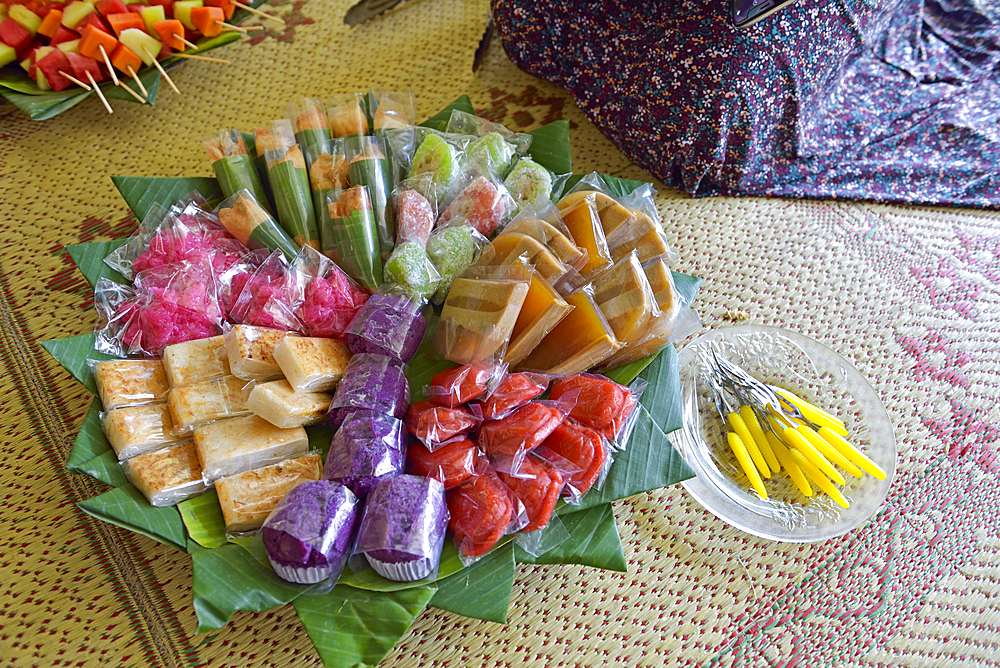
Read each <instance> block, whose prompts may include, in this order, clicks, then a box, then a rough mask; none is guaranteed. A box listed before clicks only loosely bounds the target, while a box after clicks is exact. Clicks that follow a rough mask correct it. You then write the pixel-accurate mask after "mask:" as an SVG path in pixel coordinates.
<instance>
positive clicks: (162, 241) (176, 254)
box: [132, 228, 246, 273]
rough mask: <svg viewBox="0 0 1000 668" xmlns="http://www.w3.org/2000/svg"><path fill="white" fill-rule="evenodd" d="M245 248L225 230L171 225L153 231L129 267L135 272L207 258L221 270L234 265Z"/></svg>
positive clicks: (214, 266) (217, 270)
mask: <svg viewBox="0 0 1000 668" xmlns="http://www.w3.org/2000/svg"><path fill="white" fill-rule="evenodd" d="M245 252H246V247H245V246H243V244H241V243H240V242H239V241H237V240H236V239H234V238H233V237H231V236H230V235H229V233H228V232H226V231H225V230H222V229H218V230H215V229H210V228H206V229H202V230H197V231H190V230H185V229H183V228H174V229H168V230H163V231H161V232H158V233H157V234H155V235H154V236H153V238H152V239H151V240H150V242H149V248H147V249H146V251H145V252H144V253H142V254H141V255H140V256H139V257H137V258H135V260H133V261H132V268H133V269H134V270H135V271H136V273H138V272H140V271H145V270H147V269H152V268H154V267H162V266H164V265H168V264H174V263H175V262H182V261H185V260H188V261H192V260H197V259H198V258H207V259H210V260H211V262H212V268H213V269H214V270H215V271H216V272H217V273H221V272H223V271H225V270H226V269H228V268H229V267H231V266H232V265H234V264H235V263H236V262H237V261H238V260H239V259H240V256H241V255H242V254H243V253H245Z"/></svg>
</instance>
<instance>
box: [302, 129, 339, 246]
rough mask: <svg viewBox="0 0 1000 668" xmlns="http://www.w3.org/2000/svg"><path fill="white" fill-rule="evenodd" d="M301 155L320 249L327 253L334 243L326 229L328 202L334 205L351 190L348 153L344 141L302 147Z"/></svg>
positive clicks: (328, 219) (334, 140)
mask: <svg viewBox="0 0 1000 668" xmlns="http://www.w3.org/2000/svg"><path fill="white" fill-rule="evenodd" d="M302 152H303V154H304V155H305V158H306V167H307V168H308V169H309V189H310V192H311V193H312V201H313V214H314V215H315V216H316V226H317V227H318V228H319V242H320V248H321V249H322V250H323V251H324V252H326V249H327V247H328V246H330V245H331V244H332V243H333V241H334V239H333V237H332V233H331V231H330V229H329V227H330V223H331V220H332V218H331V215H330V207H329V206H328V202H330V201H334V202H336V201H337V200H339V199H340V196H341V195H342V194H343V193H344V191H345V190H346V189H347V188H350V187H351V183H350V173H349V170H348V164H347V152H346V150H345V149H344V140H343V139H333V140H330V141H328V142H320V141H317V142H315V143H312V144H303V145H302Z"/></svg>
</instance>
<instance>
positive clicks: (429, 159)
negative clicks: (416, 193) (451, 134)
mask: <svg viewBox="0 0 1000 668" xmlns="http://www.w3.org/2000/svg"><path fill="white" fill-rule="evenodd" d="M421 174H429V175H430V187H429V190H430V192H423V191H421V194H423V195H424V196H425V197H428V198H430V197H431V196H435V198H436V196H437V195H442V194H444V193H445V192H447V190H448V188H449V187H450V185H451V183H452V181H453V180H454V179H455V177H456V176H457V175H458V150H457V149H456V148H455V147H454V146H452V145H451V144H449V143H448V142H447V141H445V140H444V139H443V138H442V137H440V136H439V135H436V134H433V133H429V134H428V135H427V136H426V137H425V138H424V140H423V141H422V142H420V146H418V147H417V150H416V151H414V153H413V161H412V162H411V164H410V173H409V175H408V178H413V177H415V176H419V175H421ZM416 182H417V183H420V180H419V179H417V181H416Z"/></svg>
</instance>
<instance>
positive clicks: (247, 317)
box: [229, 251, 305, 332]
mask: <svg viewBox="0 0 1000 668" xmlns="http://www.w3.org/2000/svg"><path fill="white" fill-rule="evenodd" d="M241 284H242V285H241ZM231 290H232V292H233V293H234V294H235V293H238V294H239V296H238V297H237V298H236V301H235V303H234V304H233V308H232V310H231V311H230V312H229V317H230V319H231V320H232V321H234V322H235V323H237V324H240V325H253V326H255V327H267V328H269V329H282V330H285V331H290V332H304V331H305V325H303V324H302V322H301V321H300V320H299V319H298V316H296V315H295V312H296V309H297V307H298V302H299V295H298V292H299V290H298V279H297V277H296V276H295V272H294V270H292V269H291V268H290V267H289V266H288V261H287V260H286V259H285V256H284V254H282V253H281V252H280V251H275V252H273V253H271V255H270V256H268V258H267V260H265V261H264V263H263V264H261V265H260V266H259V267H257V269H256V270H255V271H254V273H253V275H252V276H249V277H248V276H247V275H246V274H239V275H237V276H234V277H233V280H232V285H231Z"/></svg>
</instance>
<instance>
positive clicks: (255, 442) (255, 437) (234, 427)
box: [194, 415, 322, 519]
mask: <svg viewBox="0 0 1000 668" xmlns="http://www.w3.org/2000/svg"><path fill="white" fill-rule="evenodd" d="M194 445H195V448H197V450H198V459H199V460H200V461H201V465H202V469H203V471H202V473H203V474H204V476H205V480H206V481H209V482H211V481H213V480H217V479H218V478H223V477H226V476H233V475H236V474H238V473H243V472H245V471H252V470H254V469H258V468H260V467H262V466H268V465H271V464H274V463H276V462H280V461H282V460H284V459H288V458H289V457H299V456H301V455H304V454H305V453H306V452H308V451H309V437H308V436H307V435H306V430H305V429H303V428H302V427H295V428H293V429H281V428H279V427H275V426H274V425H273V424H271V423H270V422H268V421H267V420H265V419H263V418H260V417H257V416H256V415H247V416H244V417H238V418H233V419H231V420H220V421H218V422H212V423H210V424H207V425H205V426H203V427H199V428H198V429H196V430H195V432H194ZM320 466H322V464H320ZM318 478H319V474H318V471H317V475H316V478H315V479H318ZM275 501H277V499H275ZM261 519H263V518H261Z"/></svg>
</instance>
